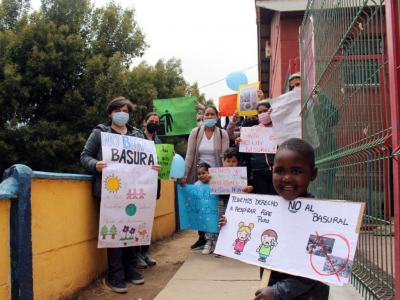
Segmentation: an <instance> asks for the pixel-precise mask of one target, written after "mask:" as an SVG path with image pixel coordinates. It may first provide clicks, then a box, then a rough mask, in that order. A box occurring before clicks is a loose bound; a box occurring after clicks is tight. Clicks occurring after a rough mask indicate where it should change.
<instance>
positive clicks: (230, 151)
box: [224, 147, 241, 162]
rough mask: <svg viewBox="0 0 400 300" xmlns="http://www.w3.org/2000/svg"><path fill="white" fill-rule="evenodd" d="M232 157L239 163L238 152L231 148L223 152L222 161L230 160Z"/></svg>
mask: <svg viewBox="0 0 400 300" xmlns="http://www.w3.org/2000/svg"><path fill="white" fill-rule="evenodd" d="M234 156H236V158H237V160H238V161H239V162H240V159H241V157H240V154H239V151H238V150H237V149H236V148H234V147H231V148H228V149H226V151H225V152H224V160H225V159H227V158H232V157H234Z"/></svg>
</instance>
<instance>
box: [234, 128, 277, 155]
mask: <svg viewBox="0 0 400 300" xmlns="http://www.w3.org/2000/svg"><path fill="white" fill-rule="evenodd" d="M240 138H241V139H242V142H241V143H240V146H239V152H248V153H276V150H277V143H276V136H275V132H274V129H273V127H261V126H254V127H242V129H241V130H240Z"/></svg>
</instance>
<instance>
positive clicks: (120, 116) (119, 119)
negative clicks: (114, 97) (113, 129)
mask: <svg viewBox="0 0 400 300" xmlns="http://www.w3.org/2000/svg"><path fill="white" fill-rule="evenodd" d="M128 121H129V114H127V113H126V112H123V111H121V112H116V113H114V114H113V122H114V123H115V124H117V125H118V126H124V125H125V124H126V123H127V122H128Z"/></svg>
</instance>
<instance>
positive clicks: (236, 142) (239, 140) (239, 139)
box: [235, 137, 242, 147]
mask: <svg viewBox="0 0 400 300" xmlns="http://www.w3.org/2000/svg"><path fill="white" fill-rule="evenodd" d="M241 142H242V139H241V138H240V137H238V138H236V140H235V146H236V147H239V145H240V143H241Z"/></svg>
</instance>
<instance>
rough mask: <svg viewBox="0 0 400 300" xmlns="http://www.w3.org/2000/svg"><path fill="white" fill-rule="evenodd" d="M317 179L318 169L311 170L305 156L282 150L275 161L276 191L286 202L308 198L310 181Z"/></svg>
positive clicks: (274, 180) (274, 177)
mask: <svg viewBox="0 0 400 300" xmlns="http://www.w3.org/2000/svg"><path fill="white" fill-rule="evenodd" d="M316 177H317V168H315V167H314V168H311V164H310V160H309V158H307V157H305V156H304V155H303V154H301V153H299V152H297V151H293V150H288V149H282V150H280V151H278V153H277V154H276V156H275V161H274V173H273V183H274V187H275V190H276V191H277V192H278V194H279V195H281V196H282V197H283V198H285V199H286V200H294V199H296V198H298V197H305V196H307V188H308V185H309V183H310V181H313V180H314V179H315V178H316Z"/></svg>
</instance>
